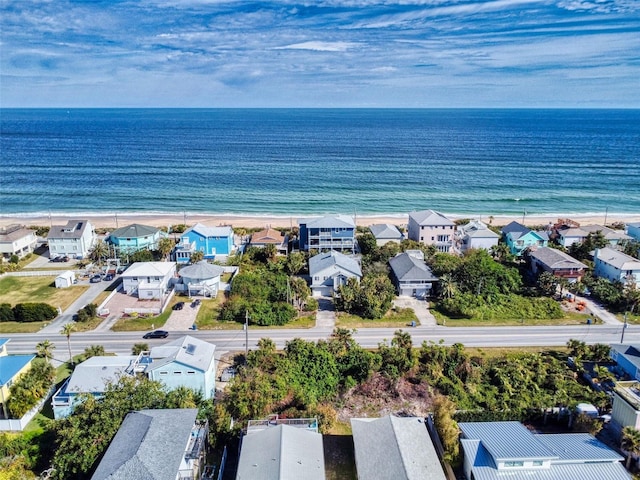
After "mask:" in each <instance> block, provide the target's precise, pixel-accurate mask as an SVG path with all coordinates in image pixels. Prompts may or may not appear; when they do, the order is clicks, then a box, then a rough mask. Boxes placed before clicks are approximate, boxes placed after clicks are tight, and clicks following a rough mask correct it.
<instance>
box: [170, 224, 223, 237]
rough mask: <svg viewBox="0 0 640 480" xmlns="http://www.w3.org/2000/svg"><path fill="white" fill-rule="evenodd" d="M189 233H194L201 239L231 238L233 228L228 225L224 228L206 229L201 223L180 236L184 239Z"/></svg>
mask: <svg viewBox="0 0 640 480" xmlns="http://www.w3.org/2000/svg"><path fill="white" fill-rule="evenodd" d="M190 232H195V233H197V234H198V235H201V236H203V237H233V228H231V227H230V226H228V225H227V226H224V227H207V226H206V225H203V224H201V223H196V224H195V225H194V226H193V227H191V228H190V229H189V230H187V231H186V232H184V233H183V234H182V235H181V236H182V237H184V236H186V235H188V234H189V233H190Z"/></svg>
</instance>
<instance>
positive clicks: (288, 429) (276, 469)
mask: <svg viewBox="0 0 640 480" xmlns="http://www.w3.org/2000/svg"><path fill="white" fill-rule="evenodd" d="M325 478H326V476H325V468H324V448H323V441H322V435H321V434H320V433H318V421H317V419H298V418H293V419H277V418H273V419H269V420H249V424H248V426H247V433H246V435H244V436H243V437H242V443H241V448H240V458H239V460H238V471H237V474H236V480H298V479H304V480H324V479H325Z"/></svg>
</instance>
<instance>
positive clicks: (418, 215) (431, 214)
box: [409, 210, 455, 227]
mask: <svg viewBox="0 0 640 480" xmlns="http://www.w3.org/2000/svg"><path fill="white" fill-rule="evenodd" d="M409 218H410V219H413V220H414V221H415V222H416V223H417V224H418V225H427V226H434V227H435V226H438V227H440V226H443V225H444V226H452V225H455V223H453V221H452V220H450V219H448V218H447V217H445V216H444V215H443V214H441V213H440V212H436V211H435V210H421V211H419V212H411V213H410V214H409Z"/></svg>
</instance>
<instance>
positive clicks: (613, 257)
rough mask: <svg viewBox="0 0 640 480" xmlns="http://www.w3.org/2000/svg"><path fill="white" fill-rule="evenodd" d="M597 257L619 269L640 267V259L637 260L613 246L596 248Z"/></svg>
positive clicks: (636, 268)
mask: <svg viewBox="0 0 640 480" xmlns="http://www.w3.org/2000/svg"><path fill="white" fill-rule="evenodd" d="M595 259H596V260H597V261H598V260H599V261H601V262H604V263H608V264H609V265H612V266H614V267H615V268H617V269H618V270H638V269H640V260H637V259H635V258H633V257H631V256H629V255H627V254H625V253H622V252H621V251H619V250H614V249H613V248H608V247H605V248H598V249H596V254H595Z"/></svg>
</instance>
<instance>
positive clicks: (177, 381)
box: [145, 335, 217, 400]
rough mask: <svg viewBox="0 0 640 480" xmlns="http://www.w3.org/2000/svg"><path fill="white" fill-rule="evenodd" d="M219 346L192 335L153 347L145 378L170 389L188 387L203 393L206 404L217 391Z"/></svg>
mask: <svg viewBox="0 0 640 480" xmlns="http://www.w3.org/2000/svg"><path fill="white" fill-rule="evenodd" d="M215 350H216V346H215V345H213V344H212V343H209V342H205V341H204V340H200V339H198V338H195V337H192V336H190V335H185V336H183V337H180V338H178V339H176V340H173V341H171V342H169V343H165V344H163V345H159V346H156V347H153V348H152V349H151V351H150V353H149V356H150V358H151V363H149V364H148V365H147V366H146V368H145V374H146V375H147V376H148V377H149V378H150V379H151V380H158V381H159V382H161V383H163V384H164V385H165V386H166V387H167V388H168V389H170V390H172V389H175V388H178V387H187V388H190V389H191V390H195V391H197V392H200V393H201V394H202V396H203V398H204V399H205V400H208V399H210V398H213V396H214V394H215V390H216V366H217V364H216V361H215V358H214V353H215Z"/></svg>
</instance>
